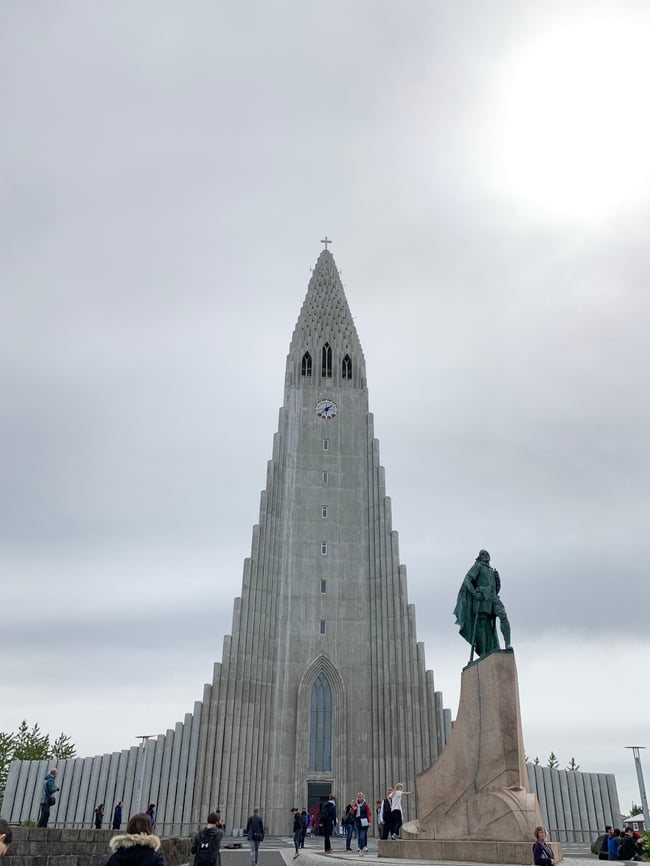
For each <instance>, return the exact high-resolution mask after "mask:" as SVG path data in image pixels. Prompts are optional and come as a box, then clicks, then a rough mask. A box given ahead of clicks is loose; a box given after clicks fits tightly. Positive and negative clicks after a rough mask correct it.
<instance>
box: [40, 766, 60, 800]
mask: <svg viewBox="0 0 650 866" xmlns="http://www.w3.org/2000/svg"><path fill="white" fill-rule="evenodd" d="M58 790H59V789H58V788H57V786H56V779H55V777H54V776H53V775H52V773H48V774H47V776H46V777H45V781H44V782H43V793H42V794H41V803H47V802H48V800H49V799H50V797H53V796H54V792H55V791H58Z"/></svg>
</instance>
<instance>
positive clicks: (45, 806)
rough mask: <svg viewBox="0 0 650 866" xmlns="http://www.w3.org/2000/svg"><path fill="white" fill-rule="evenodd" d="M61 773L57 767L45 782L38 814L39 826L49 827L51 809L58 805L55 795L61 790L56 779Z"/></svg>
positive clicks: (53, 768)
mask: <svg viewBox="0 0 650 866" xmlns="http://www.w3.org/2000/svg"><path fill="white" fill-rule="evenodd" d="M58 775H59V771H58V770H57V769H56V767H52V769H51V770H50V772H49V773H48V774H47V776H46V777H45V779H44V781H43V791H42V793H41V808H40V811H39V814H38V826H39V827H47V822H48V821H49V820H50V808H51V807H52V806H53V805H54V804H55V803H56V797H55V796H54V794H55V793H56V791H59V790H60V788H58V787H57V785H56V777H57V776H58Z"/></svg>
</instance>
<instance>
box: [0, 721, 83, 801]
mask: <svg viewBox="0 0 650 866" xmlns="http://www.w3.org/2000/svg"><path fill="white" fill-rule="evenodd" d="M76 754H77V749H76V746H75V745H74V743H72V742H71V741H70V737H69V736H68V735H67V734H64V733H63V732H61V734H59V736H58V737H57V738H56V740H55V741H54V743H50V735H49V734H44V733H42V731H41V729H40V727H39V725H38V724H35V725H33V727H31V728H30V727H29V725H28V724H27V721H26V719H23V721H22V722H21V723H20V725H18V730H17V731H16V733H15V734H14V733H7V732H5V731H0V803H1V802H2V799H3V797H4V792H5V786H6V784H7V776H8V775H9V764H10V763H11V762H12V761H49V760H50V759H51V758H56V759H57V760H59V761H61V760H63V759H64V758H74V756H75V755H76Z"/></svg>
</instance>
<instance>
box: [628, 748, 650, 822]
mask: <svg viewBox="0 0 650 866" xmlns="http://www.w3.org/2000/svg"><path fill="white" fill-rule="evenodd" d="M625 748H626V749H632V754H633V755H634V766H635V767H636V777H637V779H638V780H639V793H640V794H641V808H642V809H643V829H644V830H646V831H647V830H650V820H649V819H650V812H648V797H647V795H646V792H645V782H644V781H643V770H642V769H641V755H640V754H639V749H645V746H626V747H625Z"/></svg>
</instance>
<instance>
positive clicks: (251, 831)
mask: <svg viewBox="0 0 650 866" xmlns="http://www.w3.org/2000/svg"><path fill="white" fill-rule="evenodd" d="M255 833H259V834H260V835H261V837H262V839H263V838H264V823H263V821H262V819H261V818H260V816H259V815H251V816H250V818H249V819H248V821H247V822H246V836H247V837H248V841H249V842H253V841H254V839H255Z"/></svg>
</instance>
